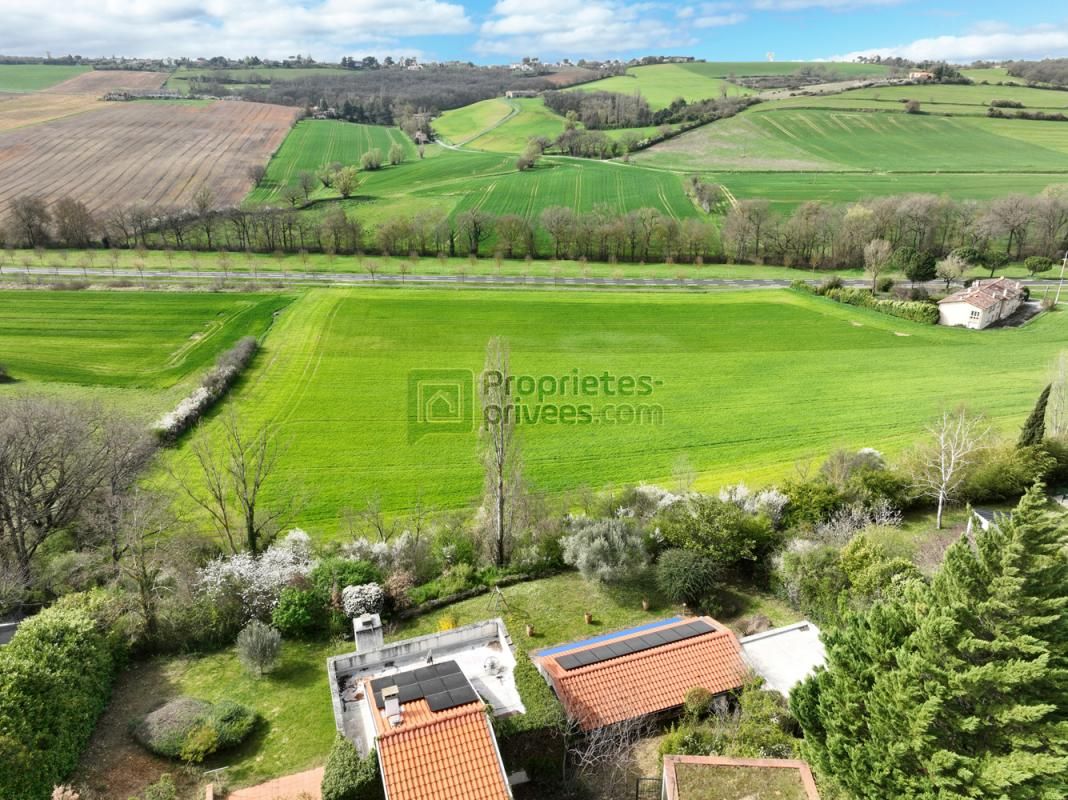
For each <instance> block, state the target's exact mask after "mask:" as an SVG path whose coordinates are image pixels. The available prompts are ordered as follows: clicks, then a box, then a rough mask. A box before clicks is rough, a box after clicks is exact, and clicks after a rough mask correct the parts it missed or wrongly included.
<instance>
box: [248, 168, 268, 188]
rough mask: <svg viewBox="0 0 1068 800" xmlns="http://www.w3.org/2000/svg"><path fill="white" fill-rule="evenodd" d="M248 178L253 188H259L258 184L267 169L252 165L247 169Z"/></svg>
mask: <svg viewBox="0 0 1068 800" xmlns="http://www.w3.org/2000/svg"><path fill="white" fill-rule="evenodd" d="M247 174H248V177H249V180H250V181H252V185H253V186H259V185H260V182H261V181H262V180H263V179H264V177H265V176H266V175H267V168H266V167H265V166H263V164H253V165H252V166H250V167H249V168H248V173H247Z"/></svg>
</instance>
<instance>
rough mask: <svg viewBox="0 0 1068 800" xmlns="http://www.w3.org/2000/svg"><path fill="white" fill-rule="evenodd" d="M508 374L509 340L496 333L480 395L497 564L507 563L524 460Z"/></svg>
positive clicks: (487, 495) (487, 499) (488, 350)
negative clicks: (516, 434) (497, 335)
mask: <svg viewBox="0 0 1068 800" xmlns="http://www.w3.org/2000/svg"><path fill="white" fill-rule="evenodd" d="M509 378H510V373H509V353H508V344H507V342H505V341H504V340H503V339H501V338H500V337H494V338H492V339H490V341H489V343H488V344H487V345H486V368H485V370H483V372H482V375H481V376H479V399H480V401H481V403H480V405H481V411H482V417H481V423H480V435H481V440H482V441H481V444H482V464H483V467H484V469H485V473H486V489H485V499H484V501H483V504H484V508H485V510H486V512H487V515H488V518H489V519H488V525H489V536H490V539H491V550H492V553H493V560H494V563H496V564H497V566H504V565H505V564H507V563H508V555H509V553H508V550H509V543H510V542H511V540H512V538H513V537H514V535H515V530H514V527H515V525H514V523H515V522H516V519H515V516H516V514H517V512H518V511H519V509H520V507H521V505H522V504H521V495H522V466H521V464H522V460H521V454H520V448H519V442H518V440H517V439H516V437H515V407H514V405H513V403H512V397H511V391H510V384H511V381H510V379H509Z"/></svg>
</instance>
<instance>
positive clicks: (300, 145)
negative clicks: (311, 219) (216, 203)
mask: <svg viewBox="0 0 1068 800" xmlns="http://www.w3.org/2000/svg"><path fill="white" fill-rule="evenodd" d="M394 144H399V145H401V146H402V147H403V148H404V149H405V152H406V153H407V157H408V158H414V157H415V145H414V144H413V143H412V141H411V139H409V138H408V137H407V136H405V135H404V134H403V133H402V132H401V131H400V129H399V128H386V127H382V126H380V125H358V124H356V123H353V122H340V121H337V120H303V121H301V122H298V123H297V124H296V125H295V126H293V130H292V131H290V133H289V135H288V136H286V138H285V141H284V142H282V146H281V147H279V148H278V152H277V153H275V154H274V156H273V157H272V158H271V161H270V163H269V164H268V165H267V175H266V177H264V179H263V180H262V181H261V182H260V185H259V186H257V187H256V188H255V189H253V190H252V192H251V193H250V194H249V196H248V198H247V202H248V203H251V204H263V203H276V204H277V203H280V202H282V198H281V196H280V193H281V191H282V189H284V188H285V187H286V186H296V185H297V182H298V179H299V176H300V173H301V172H304V171H307V172H311V173H313V174H314V173H315V171H316V170H318V169H319V167H321V166H324V165H328V164H332V163H334V162H335V161H337V162H340V163H341V164H346V165H347V164H359V163H360V158H361V157H362V156H363V154H364V153H366V152H367V151H369V150H373V149H375V148H378V149H379V150H381V151H382V157H383V159H385V158H386V156H387V155H388V154H389V149H390V147H392V146H393V145H394Z"/></svg>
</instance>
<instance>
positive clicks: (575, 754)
mask: <svg viewBox="0 0 1068 800" xmlns="http://www.w3.org/2000/svg"><path fill="white" fill-rule="evenodd" d="M653 731H654V725H653V722H652V719H651V718H650V717H634V718H633V719H628V720H623V721H622V722H616V723H613V724H611V725H605V726H602V727H599V728H594V729H593V730H589V731H584V730H583V728H582V725H581V724H580V722H579V721H578V720H576V719H574V718H569V719H568V720H567V722H566V723H565V736H566V741H567V743H568V745H567V750H566V757H567V761H569V762H570V763H571V764H573V765H574V767H575V770H576V772H577V773H578V775H579V776H584V777H589V776H591V775H596V776H597V779H598V780H597V782H598V784H599V785H600V786H601V787H602V791H601V792H599V793H598V795H599V796H601V797H604V798H606V800H607V798H615V797H620V796H622V795H621V789H622V785H623V784H624V783H625V782H626V780H627V776H628V773H629V772H630V770H631V769H632V768H633V766H634V760H635V757H636V755H637V753H636V751H637V748H638V745H640V744H641V743H642V742H643V741H644V740H645V739H647V738H648V737H649V736H650V735H652V733H653ZM565 769H566V762H565ZM566 777H567V776H566V773H565V779H566Z"/></svg>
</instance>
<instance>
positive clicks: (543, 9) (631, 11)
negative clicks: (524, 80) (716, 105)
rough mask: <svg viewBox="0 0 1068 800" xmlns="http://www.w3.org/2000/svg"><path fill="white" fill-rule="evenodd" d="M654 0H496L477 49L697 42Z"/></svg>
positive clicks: (551, 50)
mask: <svg viewBox="0 0 1068 800" xmlns="http://www.w3.org/2000/svg"><path fill="white" fill-rule="evenodd" d="M663 8H664V7H663V6H662V5H660V4H656V3H638V4H635V3H627V2H621V1H620V0H591V1H590V2H581V0H498V2H497V3H496V4H495V5H494V6H493V9H492V11H491V12H490V16H489V18H488V19H487V20H486V21H485V22H483V23H482V27H481V30H480V36H479V39H478V41H477V42H476V44H475V50H476V51H477V52H479V53H481V54H484V55H491V54H492V55H507V56H509V57H511V58H518V57H520V56H523V55H543V54H544V55H555V54H560V55H575V56H608V55H615V54H620V53H631V52H640V51H647V52H648V51H652V50H656V49H666V48H671V49H677V48H679V47H686V46H689V45H692V44H694V43H695V40H694V39H693V38H692V37H691V36H690V35H689V34H686V33H684V32H682V31H680V30H679V29H678V28H676V27H675V25H674V24H673V23H670V22H667V21H665V20H664V19H663V18H662V17H661V15H660V12H661V11H662V10H663Z"/></svg>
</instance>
